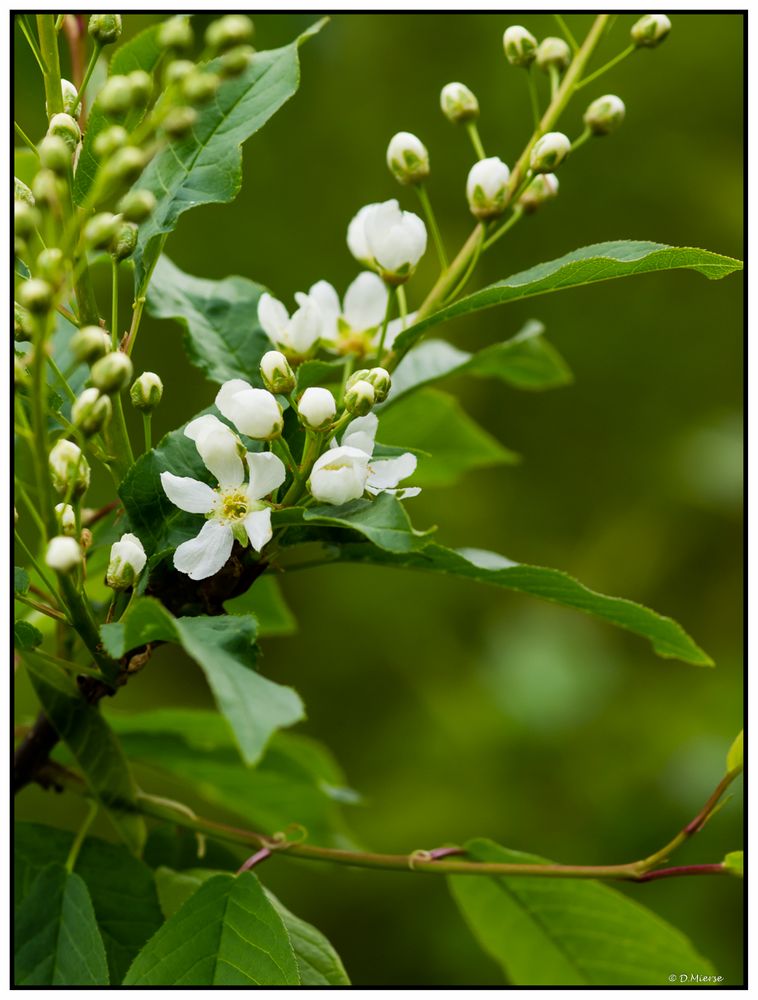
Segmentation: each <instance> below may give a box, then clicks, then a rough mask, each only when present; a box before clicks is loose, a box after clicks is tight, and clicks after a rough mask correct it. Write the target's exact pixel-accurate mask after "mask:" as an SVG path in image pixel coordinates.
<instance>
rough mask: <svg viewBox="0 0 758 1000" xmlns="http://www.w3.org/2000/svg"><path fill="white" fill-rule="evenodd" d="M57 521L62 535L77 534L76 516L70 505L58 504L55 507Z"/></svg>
mask: <svg viewBox="0 0 758 1000" xmlns="http://www.w3.org/2000/svg"><path fill="white" fill-rule="evenodd" d="M55 520H56V522H57V524H58V527H59V529H60V532H61V534H62V535H69V536H71V535H75V534H76V515H75V514H74V508H73V507H72V506H71V504H70V503H57V504H56V505H55Z"/></svg>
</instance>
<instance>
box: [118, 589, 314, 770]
mask: <svg viewBox="0 0 758 1000" xmlns="http://www.w3.org/2000/svg"><path fill="white" fill-rule="evenodd" d="M100 634H101V635H102V637H103V645H104V646H105V648H106V650H107V651H108V652H109V653H110V654H111V655H112V656H115V657H120V656H123V655H124V653H126V652H127V651H128V650H131V649H136V648H137V647H139V646H143V645H144V644H145V643H148V642H156V641H159V640H160V641H164V642H175V643H178V645H180V646H181V647H182V648H183V649H184V651H185V653H187V655H188V656H190V657H191V658H192V659H193V660H194V661H195V663H197V664H198V666H199V667H201V668H202V670H203V672H204V674H205V677H206V680H207V681H208V684H209V686H210V688H211V691H212V692H213V695H214V697H215V699H216V703H217V705H218V707H219V709H220V710H221V711H222V712H223V713H224V715H225V716H226V718H227V719H228V720H229V724H230V725H231V727H232V730H233V731H234V735H235V737H236V739H237V744H238V746H239V748H240V751H241V753H242V756H243V758H244V759H245V760H246V761H247V763H249V764H254V763H255V762H256V761H257V760H258V759H259V758H260V757H261V754H262V753H263V750H264V748H265V746H266V744H267V743H268V741H269V740H270V738H271V736H272V735H273V734H274V733H275V732H276V730H277V729H281V728H282V727H284V726H291V725H293V723H295V722H299V721H300V719H302V718H303V717H304V711H303V704H302V702H301V701H300V698H299V697H298V695H297V693H296V692H295V691H293V690H292V688H288V687H282V686H281V685H279V684H274V682H273V681H270V680H267V679H266V678H265V677H262V676H261V675H260V674H258V673H256V671H255V669H254V666H255V636H256V622H255V619H254V618H252V617H251V616H250V615H228V616H220V617H212V618H211V617H206V616H200V617H197V618H174V617H173V615H171V614H170V612H168V611H167V610H166V608H164V607H163V605H162V604H160V603H159V602H158V601H156V600H155V599H154V598H152V597H141V598H138V599H137V600H136V601H135V602H134V603H133V604H132V606H131V608H130V609H129V611H128V612H127V613H126V614H125V615H124V617H123V618H122V619H121V621H120V622H114V623H113V624H111V625H103V626H102V627H101V629H100Z"/></svg>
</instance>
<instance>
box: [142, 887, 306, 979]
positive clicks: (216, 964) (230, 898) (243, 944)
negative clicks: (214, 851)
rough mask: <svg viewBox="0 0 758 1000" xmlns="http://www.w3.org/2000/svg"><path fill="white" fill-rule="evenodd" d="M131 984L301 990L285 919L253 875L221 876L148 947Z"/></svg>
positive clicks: (151, 940) (173, 918) (174, 918)
mask: <svg viewBox="0 0 758 1000" xmlns="http://www.w3.org/2000/svg"><path fill="white" fill-rule="evenodd" d="M124 985H125V986H247V987H253V986H299V985H300V975H299V972H298V967H297V961H296V959H295V954H294V952H293V950H292V945H291V944H290V941H289V936H288V934H287V930H286V928H285V926H284V923H283V922H282V918H281V917H280V916H279V914H278V913H277V912H276V910H275V909H274V907H273V906H272V905H271V903H270V902H269V901H268V899H267V898H266V895H265V893H264V891H263V889H262V888H261V885H260V883H259V881H258V879H257V878H256V877H255V875H254V874H253V873H252V872H243V873H242V875H240V876H238V877H237V878H234V877H233V876H231V875H215V876H214V877H213V878H211V879H209V880H208V881H207V882H205V883H204V884H203V885H202V886H201V887H200V888H199V889H198V890H197V892H196V893H194V895H193V896H191V897H190V898H189V899H188V900H187V902H186V903H185V904H184V905H183V906H182V907H181V909H179V911H178V912H177V913H175V914H174V916H173V917H171V919H170V920H168V921H167V922H166V923H165V924H164V925H163V927H162V928H161V929H160V930H159V931H158V933H157V934H155V935H154V936H153V937H152V938H151V939H150V941H148V943H147V944H146V945H145V947H144V948H143V949H142V951H141V952H140V954H139V955H138V956H137V958H136V959H135V960H134V962H133V963H132V966H131V968H130V969H129V972H128V973H127V975H126V978H125V979H124Z"/></svg>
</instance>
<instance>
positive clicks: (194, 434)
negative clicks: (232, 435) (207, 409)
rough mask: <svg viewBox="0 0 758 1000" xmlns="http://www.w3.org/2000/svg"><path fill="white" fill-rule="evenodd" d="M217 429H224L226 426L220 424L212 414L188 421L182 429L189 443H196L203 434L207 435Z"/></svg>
mask: <svg viewBox="0 0 758 1000" xmlns="http://www.w3.org/2000/svg"><path fill="white" fill-rule="evenodd" d="M219 427H224V428H226V424H222V423H221V421H220V420H219V419H218V417H214V416H213V414H212V413H206V414H205V416H203V417H196V418H195V419H194V420H190V422H189V423H188V424H187V426H186V427H185V428H184V434H185V437H188V438H189V439H190V441H198V440H199V439H200V438H201V437H202V436H203V435H204V434H208V433H209V431H217V430H218V429H219Z"/></svg>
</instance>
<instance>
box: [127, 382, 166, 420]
mask: <svg viewBox="0 0 758 1000" xmlns="http://www.w3.org/2000/svg"><path fill="white" fill-rule="evenodd" d="M129 396H130V398H131V401H132V405H133V406H134V407H135V408H136V409H138V410H141V411H142V412H143V413H152V412H153V410H154V409H155V408H156V407H157V406H158V404H159V403H160V401H161V399H162V398H163V382H161V380H160V378H159V376H158V375H156V374H155V372H142V374H141V375H140V377H139V378H138V379H135V380H134V382H133V383H132V387H131V389H130V390H129Z"/></svg>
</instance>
